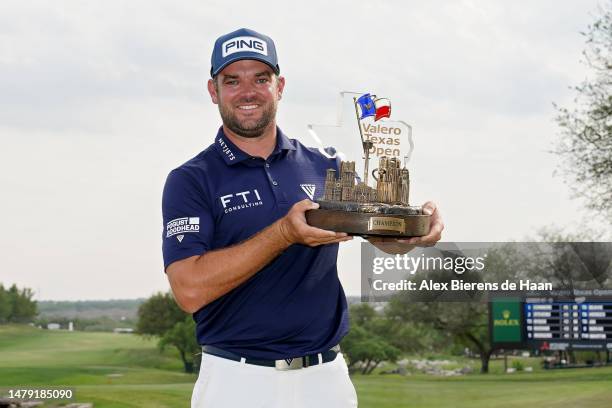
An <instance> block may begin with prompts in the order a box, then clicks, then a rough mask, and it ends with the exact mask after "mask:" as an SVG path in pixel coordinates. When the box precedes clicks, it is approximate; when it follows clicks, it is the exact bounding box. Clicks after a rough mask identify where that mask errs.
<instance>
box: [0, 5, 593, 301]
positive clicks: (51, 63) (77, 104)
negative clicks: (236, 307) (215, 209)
mask: <svg viewBox="0 0 612 408" xmlns="http://www.w3.org/2000/svg"><path fill="white" fill-rule="evenodd" d="M596 14H597V2H596V1H591V0H588V1H581V2H558V1H552V0H536V1H530V2H507V1H502V0H495V1H493V0H492V1H486V2H485V1H469V0H458V1H440V0H434V1H429V2H420V1H412V0H410V1H381V2H370V1H367V2H366V1H335V2H329V1H325V2H323V1H310V2H300V3H293V2H285V1H267V2H265V3H261V2H246V1H239V2H235V3H232V5H231V7H230V6H229V5H228V4H227V3H226V2H223V1H181V2H174V1H160V0H153V1H151V0H148V1H142V0H133V1H129V2H125V1H116V0H109V1H105V2H100V1H82V0H79V1H77V0H73V1H70V0H58V1H54V2H48V1H35V0H32V1H15V0H4V1H3V2H2V4H1V5H0V140H1V146H2V148H1V149H0V186H1V188H2V190H1V191H2V199H1V200H0V212H1V213H2V214H3V215H4V222H3V225H4V228H3V233H2V234H0V256H1V259H2V266H1V267H0V282H2V283H4V285H5V286H6V285H9V284H12V283H16V284H17V285H18V286H21V287H23V286H25V287H30V288H32V289H33V290H34V291H35V293H36V295H35V297H36V299H39V300H50V299H52V300H76V299H109V298H114V299H118V298H135V297H148V296H150V295H151V294H153V293H155V292H157V291H165V290H168V289H169V285H168V282H167V280H166V277H165V274H164V272H163V264H162V256H161V231H162V222H161V205H160V201H161V192H162V188H163V184H164V181H165V178H166V175H167V174H168V172H169V171H170V170H171V169H173V168H175V167H177V166H178V165H180V164H181V163H183V162H185V161H186V160H188V159H189V158H191V157H193V156H195V155H196V154H197V153H198V152H200V151H201V150H204V149H205V148H206V147H207V146H208V145H209V144H210V143H212V141H213V138H214V135H215V134H216V130H217V128H218V127H219V125H220V119H219V116H218V111H217V107H216V105H213V104H212V103H211V101H210V97H209V96H208V94H207V92H206V88H205V84H206V81H207V79H208V77H209V74H208V72H209V69H210V54H211V51H212V46H213V43H214V40H215V39H216V38H217V37H218V36H220V35H222V34H225V33H227V32H230V31H233V30H235V29H237V28H239V27H248V28H252V29H255V30H257V31H260V32H262V33H265V34H267V35H269V36H271V37H272V38H273V39H274V41H275V43H276V47H277V51H278V55H279V64H280V67H281V73H282V75H283V76H285V78H286V81H287V85H286V87H285V91H284V93H283V100H282V101H281V103H280V107H279V113H278V117H277V119H278V124H279V126H280V127H281V128H282V129H283V131H284V132H285V133H287V134H288V135H289V136H290V137H293V138H296V139H299V140H300V141H302V142H303V143H305V144H307V145H312V144H313V143H312V139H311V138H310V136H309V134H308V132H307V125H308V124H312V123H319V124H334V123H335V122H336V117H337V111H336V105H337V98H338V95H339V92H341V91H344V90H364V91H370V92H373V93H376V94H377V95H384V96H386V97H388V98H389V99H390V100H392V102H393V116H394V117H395V118H396V119H402V120H405V121H406V122H408V123H410V124H411V126H412V128H413V138H414V142H415V149H414V152H413V156H412V159H411V164H410V166H411V177H412V179H411V183H412V187H411V194H412V197H413V200H415V202H417V203H421V202H424V201H427V200H433V201H435V202H436V203H437V205H438V207H439V209H440V211H441V214H442V215H443V218H444V222H445V224H446V229H445V231H444V236H443V239H444V241H478V242H484V241H506V240H521V239H526V238H529V237H535V236H536V233H537V231H538V229H540V228H543V227H553V226H554V227H558V228H563V229H565V230H566V231H569V232H575V231H580V230H581V229H582V228H583V227H584V226H585V225H594V226H595V227H597V224H598V223H597V218H596V217H594V216H593V215H591V214H589V213H588V212H586V211H585V210H584V209H583V207H584V203H583V202H581V201H580V200H579V199H573V198H572V195H571V191H570V189H569V187H568V186H567V185H566V184H564V182H563V179H562V178H561V177H560V176H558V175H555V174H556V173H557V172H558V169H559V159H558V158H557V157H556V156H555V155H553V154H551V153H550V151H551V150H552V149H554V146H555V142H556V140H558V138H559V129H558V127H557V125H556V123H555V121H554V118H555V114H556V113H555V109H554V106H553V102H554V103H557V104H559V105H560V106H571V104H572V101H573V98H574V96H575V95H574V92H573V91H572V89H571V86H573V85H577V84H579V83H580V82H581V81H582V80H584V79H585V78H587V77H588V76H589V71H588V70H587V68H586V67H585V65H584V64H582V63H581V52H582V50H583V49H584V46H585V43H584V37H583V36H581V35H580V32H581V31H583V30H585V29H586V27H587V25H588V24H589V23H590V22H592V21H593V19H594V16H595V15H596ZM329 144H332V145H333V144H334V141H330V143H329ZM360 241H361V240H360V239H355V240H354V241H352V242H350V243H346V244H343V245H342V247H341V250H340V254H339V260H338V267H339V275H340V278H341V280H342V282H343V285H344V287H345V291H346V292H347V294H349V295H358V294H359V284H360V278H359V274H360V265H359V263H358V262H357V261H356V260H359V252H360Z"/></svg>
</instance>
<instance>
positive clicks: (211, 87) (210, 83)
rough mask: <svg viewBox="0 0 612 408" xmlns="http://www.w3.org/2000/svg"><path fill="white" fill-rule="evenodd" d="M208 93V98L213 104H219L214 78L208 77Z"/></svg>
mask: <svg viewBox="0 0 612 408" xmlns="http://www.w3.org/2000/svg"><path fill="white" fill-rule="evenodd" d="M207 87H208V93H209V94H210V99H212V102H213V103H214V104H217V105H218V104H219V95H217V88H215V80H214V79H209V80H208V84H207Z"/></svg>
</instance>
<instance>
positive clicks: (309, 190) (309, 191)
mask: <svg viewBox="0 0 612 408" xmlns="http://www.w3.org/2000/svg"><path fill="white" fill-rule="evenodd" d="M300 187H302V190H304V192H305V193H306V195H307V196H308V198H310V199H311V200H314V194H315V190H316V188H317V186H316V185H314V184H300Z"/></svg>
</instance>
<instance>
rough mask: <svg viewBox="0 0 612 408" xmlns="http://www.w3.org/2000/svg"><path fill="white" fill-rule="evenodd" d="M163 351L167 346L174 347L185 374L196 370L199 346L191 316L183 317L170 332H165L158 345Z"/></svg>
mask: <svg viewBox="0 0 612 408" xmlns="http://www.w3.org/2000/svg"><path fill="white" fill-rule="evenodd" d="M158 346H159V348H160V349H161V350H162V351H163V350H164V349H165V348H166V347H167V346H174V347H176V348H177V350H178V351H179V355H180V356H181V360H182V361H183V366H184V368H185V372H186V373H193V372H194V369H196V368H198V367H197V366H198V365H199V364H197V363H198V362H199V358H196V356H198V357H199V356H201V354H200V352H201V349H200V345H199V344H198V342H197V341H196V337H195V322H194V321H193V318H192V317H191V316H187V317H185V319H184V320H183V321H180V322H178V323H176V324H175V325H174V326H173V327H172V328H171V329H170V330H168V331H166V332H165V333H164V334H163V335H162V337H161V339H160V340H159V343H158Z"/></svg>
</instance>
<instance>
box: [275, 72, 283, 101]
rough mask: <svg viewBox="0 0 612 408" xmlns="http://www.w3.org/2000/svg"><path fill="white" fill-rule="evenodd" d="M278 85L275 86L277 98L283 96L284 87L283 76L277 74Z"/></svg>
mask: <svg viewBox="0 0 612 408" xmlns="http://www.w3.org/2000/svg"><path fill="white" fill-rule="evenodd" d="M277 81H278V85H277V86H276V88H277V92H278V94H277V96H278V99H281V98H282V97H283V89H285V77H282V76H279V77H278V79H277Z"/></svg>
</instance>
